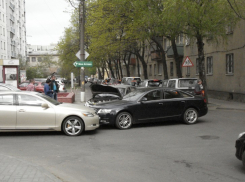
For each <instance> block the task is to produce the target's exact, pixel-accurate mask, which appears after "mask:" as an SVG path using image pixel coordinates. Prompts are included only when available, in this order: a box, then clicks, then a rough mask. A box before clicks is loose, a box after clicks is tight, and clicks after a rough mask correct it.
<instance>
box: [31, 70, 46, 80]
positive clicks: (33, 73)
mask: <svg viewBox="0 0 245 182" xmlns="http://www.w3.org/2000/svg"><path fill="white" fill-rule="evenodd" d="M26 77H27V80H30V79H32V78H45V77H44V75H43V73H42V72H40V69H39V67H28V68H27V69H26Z"/></svg>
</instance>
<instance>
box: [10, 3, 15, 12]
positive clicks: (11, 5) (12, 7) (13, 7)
mask: <svg viewBox="0 0 245 182" xmlns="http://www.w3.org/2000/svg"><path fill="white" fill-rule="evenodd" d="M9 7H10V8H11V9H12V10H13V11H14V10H15V5H14V4H13V3H11V2H10V3H9Z"/></svg>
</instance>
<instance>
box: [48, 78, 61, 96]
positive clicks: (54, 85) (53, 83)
mask: <svg viewBox="0 0 245 182" xmlns="http://www.w3.org/2000/svg"><path fill="white" fill-rule="evenodd" d="M50 89H51V90H52V91H53V97H52V98H53V99H54V100H57V93H58V92H59V85H58V83H57V82H56V81H55V76H54V75H53V76H52V77H51V83H50Z"/></svg>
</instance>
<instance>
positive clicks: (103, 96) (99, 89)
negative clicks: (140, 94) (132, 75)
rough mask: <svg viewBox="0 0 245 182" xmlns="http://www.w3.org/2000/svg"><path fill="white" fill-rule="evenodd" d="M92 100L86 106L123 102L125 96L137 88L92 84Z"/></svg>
mask: <svg viewBox="0 0 245 182" xmlns="http://www.w3.org/2000/svg"><path fill="white" fill-rule="evenodd" d="M90 89H91V92H92V98H91V99H89V100H88V101H87V102H86V103H85V106H89V107H91V106H94V105H96V104H98V103H101V102H108V101H113V100H121V99H122V98H123V96H124V95H126V94H128V93H130V92H131V91H134V90H135V89H136V88H135V87H133V86H130V85H113V86H107V85H99V84H92V85H91V86H90Z"/></svg>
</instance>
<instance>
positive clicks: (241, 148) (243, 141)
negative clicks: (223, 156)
mask: <svg viewBox="0 0 245 182" xmlns="http://www.w3.org/2000/svg"><path fill="white" fill-rule="evenodd" d="M236 157H237V158H238V159H239V160H241V161H242V163H243V166H244V168H245V132H243V133H240V134H239V136H238V139H237V140H236Z"/></svg>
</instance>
